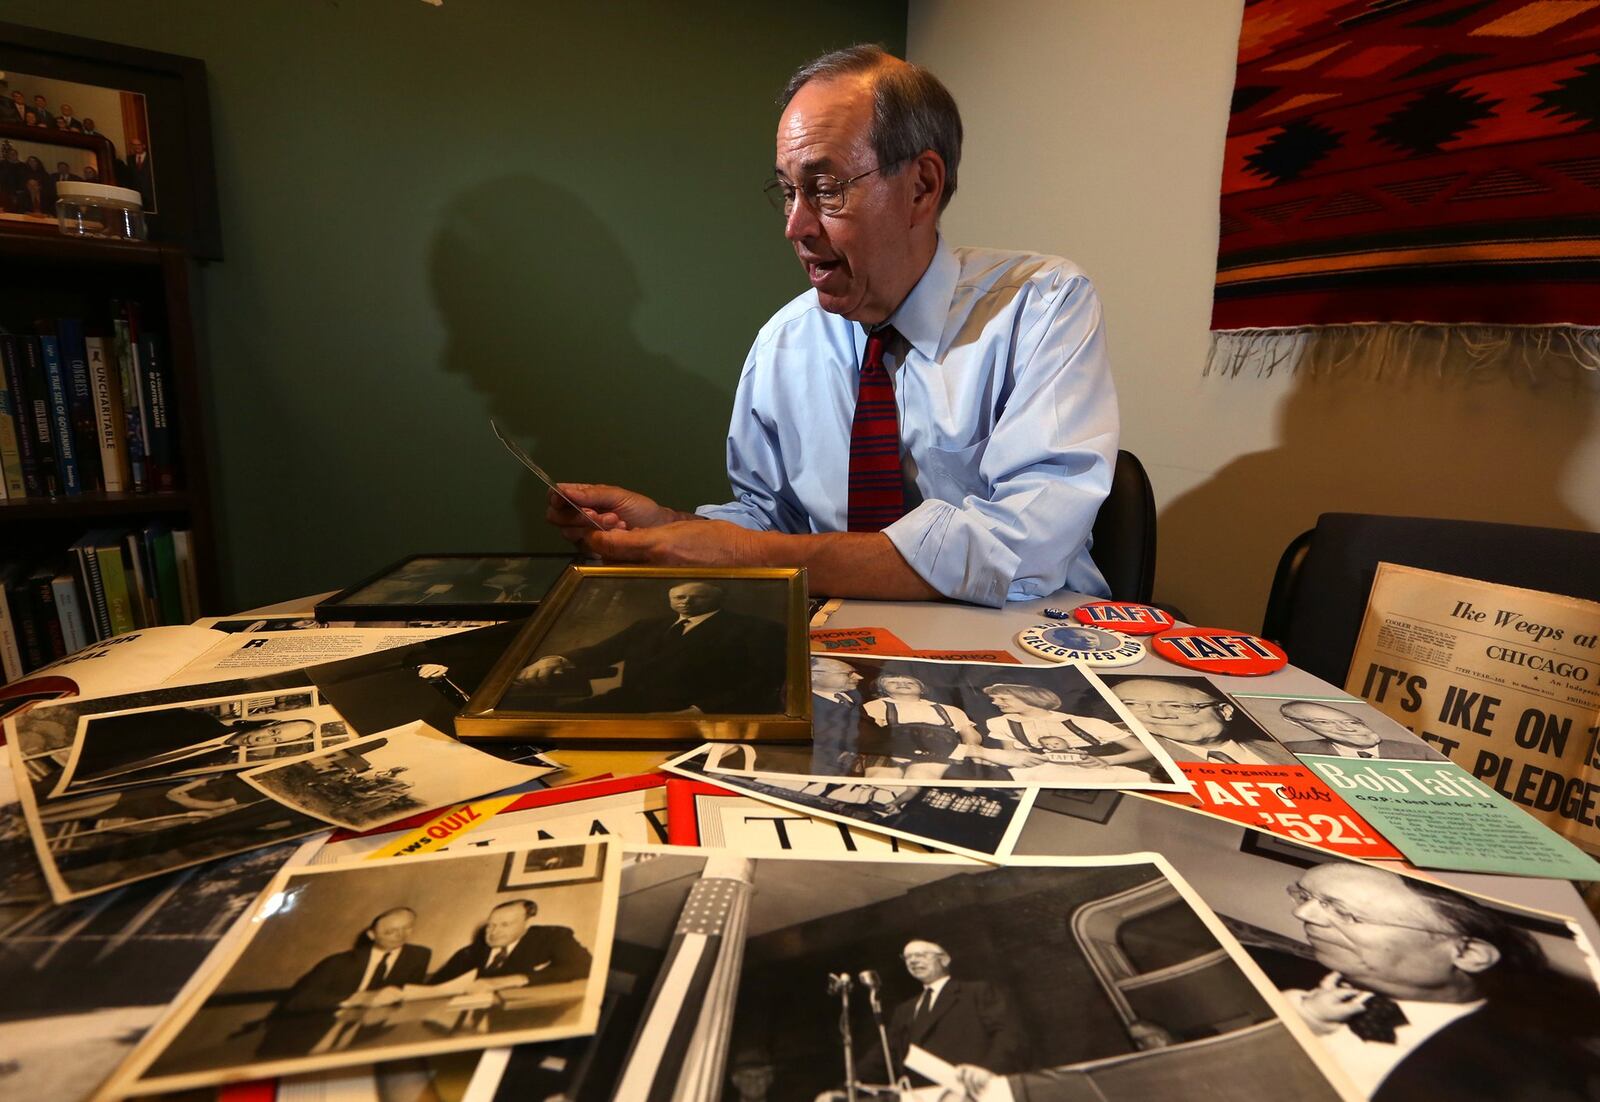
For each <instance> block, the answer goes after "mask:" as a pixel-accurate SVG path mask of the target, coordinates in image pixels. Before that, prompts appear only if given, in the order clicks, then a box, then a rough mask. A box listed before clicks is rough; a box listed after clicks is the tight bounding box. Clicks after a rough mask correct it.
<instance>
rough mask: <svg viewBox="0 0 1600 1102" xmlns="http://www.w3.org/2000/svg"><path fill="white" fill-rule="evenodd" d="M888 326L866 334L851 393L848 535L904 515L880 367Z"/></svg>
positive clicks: (890, 409)
mask: <svg viewBox="0 0 1600 1102" xmlns="http://www.w3.org/2000/svg"><path fill="white" fill-rule="evenodd" d="M894 336H895V332H894V330H893V329H891V328H889V327H888V326H883V327H882V328H880V329H877V330H874V331H873V332H872V333H869V334H868V335H867V351H866V355H865V356H864V357H863V358H862V361H861V381H860V383H859V384H858V385H857V388H856V415H855V421H854V422H853V423H852V424H851V426H850V501H849V505H850V509H849V525H850V531H852V532H881V531H882V530H883V529H885V528H887V527H888V526H889V525H891V524H893V523H894V522H895V521H897V520H899V519H900V518H901V517H903V516H905V513H906V490H905V483H904V481H903V480H902V476H901V473H900V424H899V421H898V420H897V418H896V416H895V414H896V410H895V404H894V387H893V386H891V385H890V383H889V372H888V371H887V370H886V369H885V368H884V366H883V348H884V345H886V344H888V342H889V341H890V340H892V339H894Z"/></svg>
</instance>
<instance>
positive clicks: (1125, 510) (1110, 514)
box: [1089, 451, 1156, 602]
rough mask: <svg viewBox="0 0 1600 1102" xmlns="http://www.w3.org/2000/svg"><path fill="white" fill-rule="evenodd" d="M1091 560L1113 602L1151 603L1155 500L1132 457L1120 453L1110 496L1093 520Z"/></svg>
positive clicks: (1147, 481) (1141, 466) (1153, 589)
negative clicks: (1109, 591)
mask: <svg viewBox="0 0 1600 1102" xmlns="http://www.w3.org/2000/svg"><path fill="white" fill-rule="evenodd" d="M1093 536H1094V542H1093V543H1091V544H1090V546H1089V557H1090V558H1092V559H1094V564H1095V565H1096V566H1098V567H1099V568H1100V573H1101V574H1103V575H1104V576H1105V579H1106V584H1107V585H1109V586H1110V587H1111V596H1112V597H1113V598H1115V599H1116V600H1119V601H1144V602H1148V601H1149V600H1150V598H1151V595H1152V594H1153V593H1154V592H1155V583H1156V495H1155V491H1154V490H1152V489H1151V488H1150V476H1149V475H1147V474H1145V471H1144V464H1143V463H1140V462H1139V457H1138V456H1136V455H1134V454H1133V453H1132V452H1127V451H1119V452H1117V465H1116V468H1115V470H1113V471H1112V473H1111V492H1110V493H1109V494H1107V495H1106V499H1105V501H1104V502H1102V503H1101V505H1100V512H1099V514H1098V515H1096V517H1095V518H1094V528H1093Z"/></svg>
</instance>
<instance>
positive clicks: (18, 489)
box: [0, 335, 28, 498]
mask: <svg viewBox="0 0 1600 1102" xmlns="http://www.w3.org/2000/svg"><path fill="white" fill-rule="evenodd" d="M9 340H10V336H9V335H0V357H9V356H10V346H9V345H7V344H6V343H5V342H7V341H9ZM10 374H11V372H10V371H9V370H8V369H6V368H4V367H0V489H3V490H4V492H5V496H6V497H8V498H11V497H19V498H20V497H27V496H28V490H27V487H26V486H24V485H23V484H22V452H21V450H20V449H19V448H18V446H17V405H16V402H15V400H14V399H13V397H12V394H11V383H10V381H9V376H10Z"/></svg>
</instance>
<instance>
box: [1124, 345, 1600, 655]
mask: <svg viewBox="0 0 1600 1102" xmlns="http://www.w3.org/2000/svg"><path fill="white" fill-rule="evenodd" d="M1574 372H1575V373H1576V374H1574ZM1544 374H1545V375H1546V376H1547V377H1546V378H1545V379H1544V380H1542V381H1540V382H1537V383H1535V382H1531V381H1529V380H1527V379H1507V378H1505V377H1504V376H1499V375H1497V377H1495V378H1479V379H1474V378H1469V377H1465V376H1464V375H1463V374H1461V373H1455V374H1452V373H1451V372H1450V370H1449V369H1446V375H1445V376H1444V377H1439V376H1435V375H1431V374H1430V375H1426V376H1424V375H1422V374H1419V373H1414V374H1410V375H1407V376H1406V377H1403V378H1401V377H1394V378H1386V379H1382V380H1376V381H1374V380H1369V379H1357V378H1354V377H1350V376H1348V375H1346V376H1344V377H1336V378H1330V377H1327V376H1326V375H1324V376H1321V377H1319V376H1316V375H1314V374H1313V373H1311V372H1309V371H1305V370H1302V371H1300V372H1299V373H1298V374H1297V376H1296V378H1295V380H1294V383H1293V387H1292V389H1291V390H1290V392H1289V394H1288V396H1287V397H1286V398H1285V399H1284V401H1283V403H1282V405H1281V406H1280V407H1279V414H1278V440H1279V443H1278V445H1277V446H1276V447H1274V448H1272V449H1270V450H1268V451H1261V452H1253V453H1251V454H1248V455H1243V456H1240V457H1239V458H1237V459H1235V460H1234V461H1233V462H1231V463H1229V464H1227V465H1226V466H1225V467H1223V468H1221V469H1220V470H1218V471H1217V472H1216V474H1215V475H1213V476H1212V477H1211V478H1210V479H1209V480H1208V481H1206V482H1205V483H1203V484H1201V485H1199V486H1197V487H1196V488H1194V489H1193V490H1191V491H1189V492H1188V493H1185V494H1183V495H1181V496H1179V497H1177V498H1175V499H1173V500H1172V501H1171V502H1170V503H1169V504H1168V505H1167V506H1166V507H1165V508H1164V509H1162V510H1161V514H1160V531H1161V544H1162V555H1161V565H1162V577H1161V578H1160V579H1159V580H1158V582H1157V585H1156V591H1157V593H1158V595H1159V596H1160V598H1161V599H1162V600H1164V601H1171V602H1173V603H1175V604H1177V605H1179V606H1180V607H1182V608H1183V609H1184V611H1185V612H1186V613H1187V614H1188V615H1189V616H1191V617H1192V618H1194V619H1195V620H1196V622H1198V623H1215V624H1218V625H1219V626H1228V627H1237V628H1245V629H1248V630H1251V631H1254V630H1257V629H1258V628H1259V627H1260V625H1261V616H1262V613H1263V612H1264V611H1265V609H1266V600H1267V591H1268V590H1269V589H1270V588H1271V585H1272V574H1273V571H1274V570H1275V569H1276V568H1277V563H1278V557H1279V555H1281V554H1282V552H1283V549H1284V547H1285V546H1287V545H1288V543H1289V541H1290V540H1291V539H1293V538H1294V537H1295V536H1297V535H1299V534H1300V533H1301V532H1303V531H1305V530H1306V529H1307V528H1310V527H1312V526H1313V525H1315V524H1316V520H1317V517H1318V516H1319V515H1320V514H1322V513H1332V512H1347V513H1386V514H1393V515H1400V516H1433V517H1451V518H1458V519H1463V520H1486V521H1498V522H1501V523H1506V524H1529V525H1539V526H1543V527H1548V528H1576V529H1587V528H1590V527H1592V526H1593V525H1594V523H1595V522H1596V519H1600V518H1596V517H1593V516H1584V515H1582V514H1580V513H1579V512H1577V511H1576V510H1575V509H1574V508H1573V503H1572V502H1569V500H1568V498H1569V494H1568V493H1567V492H1564V490H1563V486H1564V484H1565V483H1567V482H1569V481H1577V480H1578V479H1579V477H1580V476H1581V472H1577V471H1572V470H1569V468H1570V466H1571V461H1572V457H1573V454H1574V453H1575V452H1576V451H1577V449H1578V448H1579V446H1580V445H1581V444H1582V443H1583V442H1584V440H1585V439H1586V438H1587V437H1588V436H1589V434H1590V433H1591V432H1593V431H1595V429H1596V412H1597V409H1600V379H1595V378H1584V377H1583V376H1584V374H1585V373H1583V372H1581V371H1578V370H1577V369H1566V370H1563V371H1562V372H1560V373H1559V374H1558V372H1557V371H1556V370H1553V369H1552V370H1549V371H1546V372H1544ZM1251 381H1252V380H1251V379H1250V378H1247V377H1245V376H1243V375H1241V376H1240V377H1239V378H1237V379H1222V380H1217V381H1216V385H1218V386H1249V385H1250V384H1251ZM1577 504H1579V505H1580V506H1581V505H1582V504H1583V503H1582V502H1578V503H1577ZM1591 506H1592V503H1591Z"/></svg>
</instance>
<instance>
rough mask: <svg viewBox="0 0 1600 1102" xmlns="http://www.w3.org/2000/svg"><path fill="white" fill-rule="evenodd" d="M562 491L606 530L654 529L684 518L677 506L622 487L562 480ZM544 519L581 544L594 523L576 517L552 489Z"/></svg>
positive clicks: (571, 508)
mask: <svg viewBox="0 0 1600 1102" xmlns="http://www.w3.org/2000/svg"><path fill="white" fill-rule="evenodd" d="M561 493H564V494H566V495H567V497H570V498H571V499H572V500H573V501H575V502H577V503H578V505H579V506H581V507H582V509H583V513H584V515H585V516H588V517H589V518H591V519H592V520H594V521H595V522H596V523H598V524H599V525H600V527H602V528H605V529H607V530H610V529H614V528H620V529H629V528H654V527H656V526H657V525H662V524H671V523H673V522H674V521H679V520H683V519H685V516H686V514H684V513H680V512H678V511H677V510H676V509H668V508H667V507H666V506H664V505H658V504H656V502H654V501H652V500H651V499H650V498H647V497H645V496H644V495H643V494H639V493H634V492H633V491H632V490H624V489H623V488H622V487H621V486H604V485H599V484H593V483H588V482H563V483H561ZM544 519H545V520H547V521H549V522H550V523H551V524H553V525H555V526H556V527H557V528H559V529H561V535H562V536H563V537H564V538H566V539H568V540H571V541H572V542H573V543H581V542H583V538H584V537H585V536H587V535H592V534H594V530H595V529H594V525H593V524H590V523H589V522H588V521H586V520H584V519H583V517H582V516H579V515H578V513H577V510H575V509H573V507H572V506H571V505H568V504H567V503H566V502H565V501H564V500H562V498H561V494H558V493H556V492H555V491H554V490H552V491H551V492H550V494H549V496H548V503H547V505H546V508H545V514H544Z"/></svg>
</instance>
